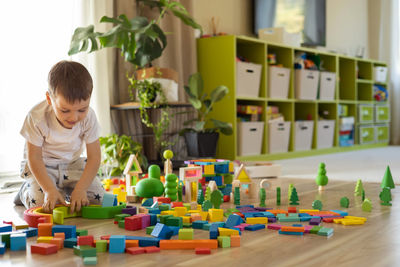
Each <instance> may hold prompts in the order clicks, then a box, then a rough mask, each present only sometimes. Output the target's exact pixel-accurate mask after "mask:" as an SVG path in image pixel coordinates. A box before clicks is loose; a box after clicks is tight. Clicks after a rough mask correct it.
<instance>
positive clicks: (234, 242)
mask: <svg viewBox="0 0 400 267" xmlns="http://www.w3.org/2000/svg"><path fill="white" fill-rule="evenodd" d="M240 238H241V237H240V235H232V236H231V247H240Z"/></svg>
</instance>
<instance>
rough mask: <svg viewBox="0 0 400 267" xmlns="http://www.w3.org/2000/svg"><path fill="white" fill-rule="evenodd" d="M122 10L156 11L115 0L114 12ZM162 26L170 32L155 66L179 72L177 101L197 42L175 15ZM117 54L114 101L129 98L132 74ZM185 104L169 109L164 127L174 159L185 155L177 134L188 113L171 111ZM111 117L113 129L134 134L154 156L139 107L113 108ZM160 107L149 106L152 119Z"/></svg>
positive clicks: (131, 0)
mask: <svg viewBox="0 0 400 267" xmlns="http://www.w3.org/2000/svg"><path fill="white" fill-rule="evenodd" d="M179 2H180V3H182V4H183V5H184V6H185V8H186V9H187V10H188V12H189V13H190V14H192V0H181V1H179ZM120 14H125V15H126V16H127V17H128V18H133V17H134V16H137V15H139V14H140V15H141V16H145V17H148V18H154V17H156V16H157V15H158V11H157V10H150V9H146V10H138V6H137V4H136V1H135V0H124V1H122V0H115V1H114V16H118V15H120ZM160 26H161V28H162V29H163V30H164V32H168V33H172V34H169V35H167V47H166V49H165V50H164V52H163V55H162V57H161V58H159V59H157V60H156V61H154V62H153V65H154V66H157V67H163V68H171V69H174V70H175V71H177V72H178V73H179V101H180V102H185V92H184V89H183V85H184V84H186V83H187V80H188V77H189V75H191V74H193V73H194V72H195V71H196V69H197V67H196V64H197V63H196V45H195V42H196V40H195V37H194V30H193V29H192V28H191V27H189V26H187V25H185V24H183V23H182V22H181V21H180V20H179V19H178V18H176V17H175V16H173V15H171V14H168V15H166V16H165V17H164V19H163V20H162V21H161V25H160ZM115 57H116V69H115V71H116V73H115V77H117V79H116V81H115V85H114V88H115V90H116V91H115V99H114V103H125V102H129V101H131V100H130V99H129V93H128V86H129V83H128V80H127V78H126V75H127V74H129V75H132V73H133V67H132V65H131V64H130V63H126V62H125V61H124V59H123V58H122V57H121V55H120V53H119V51H116V52H115ZM186 110H187V109H186V108H173V109H171V110H170V114H171V124H170V127H169V129H168V130H167V131H166V137H167V139H168V140H169V141H172V142H174V143H175V145H174V146H173V147H172V150H173V151H174V152H175V154H176V155H175V157H174V159H184V158H185V157H186V148H185V145H184V140H183V138H181V137H178V135H177V134H176V133H177V131H178V130H179V129H181V128H182V123H183V121H185V120H187V119H188V118H189V117H190V116H191V115H175V116H174V115H173V114H177V113H179V112H182V111H186ZM111 112H112V121H113V124H114V128H115V131H116V132H117V133H118V134H126V135H130V136H132V137H133V139H134V140H135V141H138V142H140V143H142V144H143V146H144V150H145V154H146V155H147V156H148V158H149V159H150V160H151V159H155V158H157V155H156V151H154V149H152V148H153V138H152V130H151V129H148V128H147V127H145V126H144V125H143V124H142V123H141V121H140V116H139V111H138V110H124V111H117V110H113V111H111ZM159 114H160V112H159V110H152V111H151V117H152V118H153V120H154V121H156V120H157V119H158V118H159Z"/></svg>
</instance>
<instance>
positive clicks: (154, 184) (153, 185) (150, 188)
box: [135, 165, 164, 198]
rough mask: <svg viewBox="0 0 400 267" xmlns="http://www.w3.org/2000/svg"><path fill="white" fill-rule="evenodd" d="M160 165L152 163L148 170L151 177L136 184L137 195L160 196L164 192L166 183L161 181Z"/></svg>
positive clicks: (146, 196)
mask: <svg viewBox="0 0 400 267" xmlns="http://www.w3.org/2000/svg"><path fill="white" fill-rule="evenodd" d="M160 173H161V171H160V167H158V166H157V165H151V166H150V167H149V170H148V174H149V178H146V179H142V180H140V181H139V182H138V183H137V184H136V188H135V191H136V195H138V196H139V197H145V198H150V197H159V196H161V195H162V194H163V193H164V185H163V183H162V182H161V181H160Z"/></svg>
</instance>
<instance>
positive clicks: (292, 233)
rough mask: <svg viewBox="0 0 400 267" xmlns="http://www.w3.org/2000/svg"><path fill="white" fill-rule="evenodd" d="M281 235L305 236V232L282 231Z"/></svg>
mask: <svg viewBox="0 0 400 267" xmlns="http://www.w3.org/2000/svg"><path fill="white" fill-rule="evenodd" d="M279 233H280V234H281V235H303V234H304V233H303V232H283V231H282V230H279Z"/></svg>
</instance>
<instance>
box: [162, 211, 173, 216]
mask: <svg viewBox="0 0 400 267" xmlns="http://www.w3.org/2000/svg"><path fill="white" fill-rule="evenodd" d="M160 215H171V216H174V211H173V210H162V211H161V213H160Z"/></svg>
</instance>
